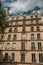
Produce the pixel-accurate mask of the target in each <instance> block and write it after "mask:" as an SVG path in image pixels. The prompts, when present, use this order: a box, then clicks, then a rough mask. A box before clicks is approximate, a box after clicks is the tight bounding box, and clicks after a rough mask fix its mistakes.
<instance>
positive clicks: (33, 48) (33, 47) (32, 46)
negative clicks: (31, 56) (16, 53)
mask: <svg viewBox="0 0 43 65" xmlns="http://www.w3.org/2000/svg"><path fill="white" fill-rule="evenodd" d="M31 50H35V43H34V42H32V43H31Z"/></svg>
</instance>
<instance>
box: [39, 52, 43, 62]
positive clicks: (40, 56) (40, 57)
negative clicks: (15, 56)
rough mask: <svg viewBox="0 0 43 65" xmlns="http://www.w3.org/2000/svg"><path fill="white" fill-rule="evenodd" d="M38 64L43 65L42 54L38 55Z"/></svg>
mask: <svg viewBox="0 0 43 65" xmlns="http://www.w3.org/2000/svg"><path fill="white" fill-rule="evenodd" d="M39 62H40V63H43V54H41V53H40V54H39Z"/></svg>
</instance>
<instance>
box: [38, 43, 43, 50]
mask: <svg viewBox="0 0 43 65" xmlns="http://www.w3.org/2000/svg"><path fill="white" fill-rule="evenodd" d="M38 50H42V46H41V42H38Z"/></svg>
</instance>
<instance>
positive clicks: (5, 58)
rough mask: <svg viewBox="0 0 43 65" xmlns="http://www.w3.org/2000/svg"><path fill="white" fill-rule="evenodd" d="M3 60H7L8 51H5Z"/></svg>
mask: <svg viewBox="0 0 43 65" xmlns="http://www.w3.org/2000/svg"><path fill="white" fill-rule="evenodd" d="M3 61H8V53H5V56H4V59H3Z"/></svg>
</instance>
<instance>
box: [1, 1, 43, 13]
mask: <svg viewBox="0 0 43 65" xmlns="http://www.w3.org/2000/svg"><path fill="white" fill-rule="evenodd" d="M1 1H2V3H3V8H6V9H8V10H9V13H10V14H17V13H21V12H22V13H23V12H27V11H29V10H33V12H35V10H34V8H35V7H36V6H38V7H40V12H41V13H43V0H1Z"/></svg>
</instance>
